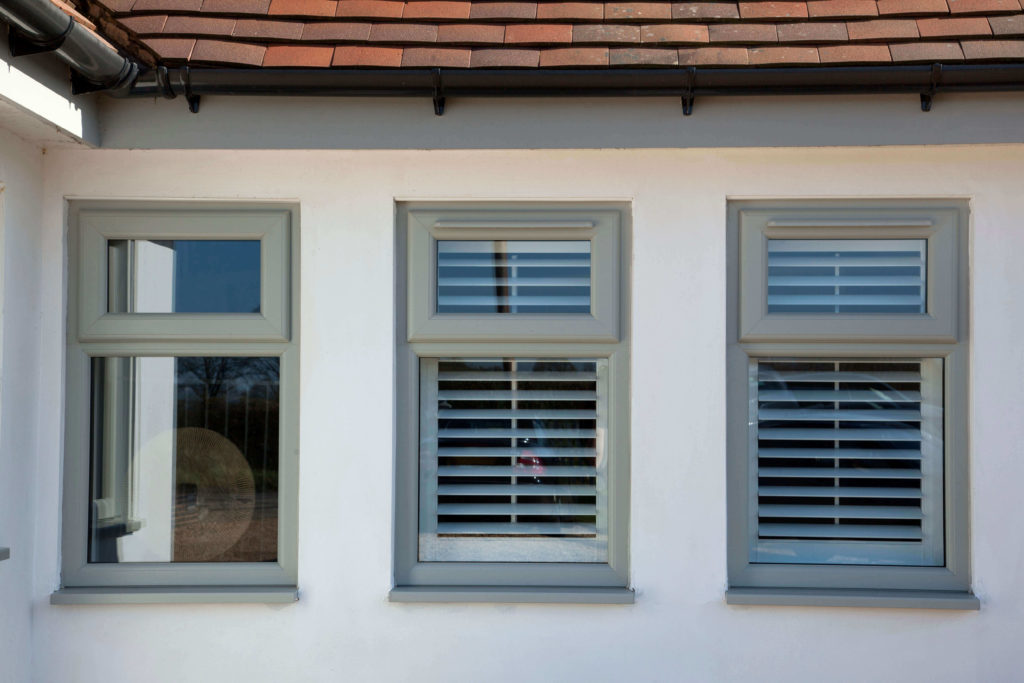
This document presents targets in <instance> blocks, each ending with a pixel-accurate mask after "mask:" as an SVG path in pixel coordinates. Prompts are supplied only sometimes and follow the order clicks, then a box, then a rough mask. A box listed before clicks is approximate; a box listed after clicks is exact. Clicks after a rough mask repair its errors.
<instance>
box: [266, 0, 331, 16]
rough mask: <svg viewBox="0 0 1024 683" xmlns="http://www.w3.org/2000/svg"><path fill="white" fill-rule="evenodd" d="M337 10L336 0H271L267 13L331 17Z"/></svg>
mask: <svg viewBox="0 0 1024 683" xmlns="http://www.w3.org/2000/svg"><path fill="white" fill-rule="evenodd" d="M337 11H338V0H271V2H270V10H268V12H267V13H268V14H287V15H291V16H304V17H308V16H314V17H333V16H334V13H335V12H337Z"/></svg>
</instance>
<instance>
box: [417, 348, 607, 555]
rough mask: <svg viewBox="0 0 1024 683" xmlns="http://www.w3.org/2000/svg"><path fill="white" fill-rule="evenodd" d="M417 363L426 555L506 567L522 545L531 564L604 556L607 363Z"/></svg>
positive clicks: (423, 552) (445, 360)
mask: <svg viewBox="0 0 1024 683" xmlns="http://www.w3.org/2000/svg"><path fill="white" fill-rule="evenodd" d="M421 367H422V370H423V373H422V374H423V376H422V380H421V381H422V387H421V391H422V410H423V415H422V419H421V448H422V452H421V499H422V500H421V502H424V503H425V504H424V505H423V506H422V507H421V520H420V523H421V532H422V533H421V557H422V556H423V555H426V556H427V557H423V558H422V559H446V560H468V559H469V560H471V559H476V560H508V559H513V558H516V555H517V554H518V553H522V552H525V551H526V550H527V548H529V552H530V558H531V559H534V560H535V561H545V560H547V561H599V559H595V558H599V556H600V554H602V553H603V552H604V550H603V548H604V547H605V542H606V531H605V528H604V527H605V517H606V510H605V505H606V486H605V481H606V475H605V459H604V440H605V432H606V415H607V405H606V390H605V389H604V381H605V380H604V375H605V374H606V369H605V361H603V360H577V359H521V358H520V359H509V358H504V359H465V358H463V359H458V358H441V359H423V360H422V361H421ZM494 539H500V540H501V543H500V544H494V543H488V541H493V540H494ZM516 541H519V542H518V543H517V542H516ZM545 545H546V546H548V547H547V549H546V550H545V549H542V548H538V547H537V546H545Z"/></svg>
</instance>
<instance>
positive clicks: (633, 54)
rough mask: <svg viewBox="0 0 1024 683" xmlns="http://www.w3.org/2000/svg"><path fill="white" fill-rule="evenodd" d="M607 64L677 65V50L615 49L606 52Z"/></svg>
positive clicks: (648, 48) (647, 48)
mask: <svg viewBox="0 0 1024 683" xmlns="http://www.w3.org/2000/svg"><path fill="white" fill-rule="evenodd" d="M608 63H609V64H610V65H611V66H640V65H648V64H649V65H654V64H657V65H662V66H675V65H677V64H679V50H671V49H664V48H662V49H659V48H650V47H617V48H612V49H611V50H610V51H609V52H608Z"/></svg>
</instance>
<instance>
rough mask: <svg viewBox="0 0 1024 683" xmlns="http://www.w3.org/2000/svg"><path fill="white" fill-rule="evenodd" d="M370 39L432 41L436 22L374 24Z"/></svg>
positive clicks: (413, 41)
mask: <svg viewBox="0 0 1024 683" xmlns="http://www.w3.org/2000/svg"><path fill="white" fill-rule="evenodd" d="M369 40H370V41H373V42H386V43H433V42H434V41H436V40H437V24H374V25H373V26H371V27H370V37H369Z"/></svg>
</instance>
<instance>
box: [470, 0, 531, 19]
mask: <svg viewBox="0 0 1024 683" xmlns="http://www.w3.org/2000/svg"><path fill="white" fill-rule="evenodd" d="M536 17H537V3H535V2H474V3H473V6H472V7H471V8H470V10H469V18H470V19H535V18H536Z"/></svg>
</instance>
